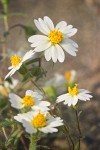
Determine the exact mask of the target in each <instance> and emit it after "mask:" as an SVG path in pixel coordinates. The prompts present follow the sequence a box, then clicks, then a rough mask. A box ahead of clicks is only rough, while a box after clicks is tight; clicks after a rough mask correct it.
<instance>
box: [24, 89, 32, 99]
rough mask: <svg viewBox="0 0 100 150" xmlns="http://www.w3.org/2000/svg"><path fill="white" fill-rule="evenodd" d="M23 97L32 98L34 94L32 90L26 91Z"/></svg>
mask: <svg viewBox="0 0 100 150" xmlns="http://www.w3.org/2000/svg"><path fill="white" fill-rule="evenodd" d="M25 95H28V96H31V97H33V96H34V92H33V91H32V90H27V91H26V94H25Z"/></svg>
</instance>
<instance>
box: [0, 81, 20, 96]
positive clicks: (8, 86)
mask: <svg viewBox="0 0 100 150" xmlns="http://www.w3.org/2000/svg"><path fill="white" fill-rule="evenodd" d="M11 81H12V83H9V82H8V81H4V82H3V83H2V84H1V85H0V93H1V94H2V95H5V96H7V95H8V92H10V90H12V89H14V88H15V87H16V86H17V84H18V82H19V81H18V80H17V79H14V78H12V79H11Z"/></svg>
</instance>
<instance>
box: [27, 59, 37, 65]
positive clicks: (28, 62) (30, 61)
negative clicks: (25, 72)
mask: <svg viewBox="0 0 100 150" xmlns="http://www.w3.org/2000/svg"><path fill="white" fill-rule="evenodd" d="M39 59H40V58H35V59H32V60H29V61H27V62H26V63H25V65H30V64H33V63H34V62H38V61H39Z"/></svg>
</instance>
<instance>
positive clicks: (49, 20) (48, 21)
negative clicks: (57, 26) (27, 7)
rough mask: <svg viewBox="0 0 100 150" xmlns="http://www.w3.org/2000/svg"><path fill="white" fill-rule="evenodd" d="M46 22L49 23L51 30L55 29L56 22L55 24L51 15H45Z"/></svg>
mask: <svg viewBox="0 0 100 150" xmlns="http://www.w3.org/2000/svg"><path fill="white" fill-rule="evenodd" d="M44 22H45V23H46V24H47V26H48V28H49V29H50V30H54V24H53V22H52V20H51V19H50V18H49V17H47V16H45V17H44Z"/></svg>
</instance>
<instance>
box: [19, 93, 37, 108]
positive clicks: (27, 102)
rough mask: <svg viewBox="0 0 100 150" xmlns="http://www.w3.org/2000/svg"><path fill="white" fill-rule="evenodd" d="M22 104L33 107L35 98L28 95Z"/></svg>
mask: <svg viewBox="0 0 100 150" xmlns="http://www.w3.org/2000/svg"><path fill="white" fill-rule="evenodd" d="M22 100H23V101H22V104H24V105H25V106H26V107H31V106H33V105H34V101H35V100H34V98H33V97H31V96H28V95H26V96H25V97H24V98H23V99H22Z"/></svg>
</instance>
